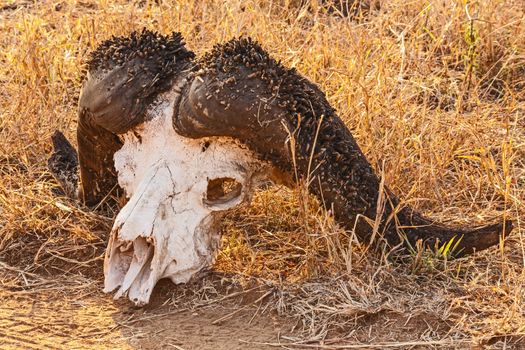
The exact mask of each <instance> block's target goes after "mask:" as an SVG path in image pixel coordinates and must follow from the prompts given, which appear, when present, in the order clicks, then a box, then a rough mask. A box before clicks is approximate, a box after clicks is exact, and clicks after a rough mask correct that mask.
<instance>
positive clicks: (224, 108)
mask: <svg viewBox="0 0 525 350" xmlns="http://www.w3.org/2000/svg"><path fill="white" fill-rule="evenodd" d="M173 123H174V127H175V129H176V130H177V132H179V133H180V134H182V135H185V136H188V137H194V138H197V137H202V136H230V137H235V138H238V139H240V140H241V141H242V142H244V143H246V144H247V145H248V146H249V147H250V148H252V149H253V150H254V151H256V152H258V153H259V154H260V156H261V157H262V158H264V159H267V160H270V161H272V162H273V163H274V164H275V165H277V166H278V167H279V168H281V170H283V171H286V172H289V173H290V172H293V171H294V168H295V169H296V170H297V172H298V174H299V175H300V176H301V177H302V178H304V179H308V180H309V190H310V191H311V192H312V193H313V194H315V195H316V196H317V197H318V198H319V199H320V200H321V201H322V202H324V203H325V205H326V206H327V207H328V208H333V211H334V215H335V218H336V220H337V221H338V222H339V223H340V224H342V225H343V226H344V227H345V228H347V229H349V230H353V229H355V231H356V234H357V235H358V237H359V238H360V239H361V241H364V242H368V241H370V240H371V239H372V235H373V232H374V231H373V229H372V226H371V225H370V224H369V223H368V222H367V220H365V219H364V218H362V217H367V218H369V219H372V220H374V219H375V218H376V216H377V215H378V214H379V215H380V217H379V221H378V222H379V225H377V227H376V228H377V229H378V232H379V234H381V235H383V237H384V239H385V240H386V241H387V242H388V243H389V245H391V246H395V245H397V244H399V243H401V242H404V243H405V244H407V245H409V246H412V247H414V246H415V245H416V242H417V241H419V240H421V241H422V242H423V243H424V244H425V245H426V246H428V247H432V248H434V247H435V246H436V245H443V244H446V243H447V242H450V241H451V240H453V242H452V246H454V247H455V249H454V251H453V252H452V254H453V255H454V256H460V255H463V254H466V253H471V252H473V251H477V250H481V249H485V248H487V247H490V246H492V245H494V244H497V243H498V242H499V240H500V235H506V234H508V233H509V232H510V230H511V229H512V224H511V222H506V223H504V224H500V225H492V226H486V227H483V228H479V229H474V230H469V229H461V228H450V227H447V226H445V225H442V224H439V223H435V222H433V221H432V220H430V219H427V218H425V217H423V216H422V215H420V214H418V213H417V212H415V211H414V210H412V209H411V208H409V207H403V208H400V207H399V204H400V201H399V200H398V198H397V197H396V196H395V195H393V194H392V193H391V192H390V191H389V190H388V188H386V187H385V189H384V196H385V201H384V203H385V206H384V209H383V210H380V211H379V212H378V204H377V203H378V198H379V195H380V187H381V184H380V181H379V178H378V177H377V175H376V174H375V173H374V170H373V168H372V167H371V165H370V164H369V163H368V161H367V159H366V158H365V156H364V155H363V153H362V152H361V150H360V148H359V146H358V145H357V143H356V142H355V140H354V138H353V136H352V134H351V133H350V131H349V130H348V129H347V127H346V126H345V125H344V123H343V122H342V121H341V119H340V118H339V117H338V116H337V115H336V113H335V110H334V109H333V108H332V107H331V106H330V104H329V103H328V102H327V100H326V97H325V95H324V94H323V93H322V92H321V91H320V90H319V88H318V87H317V86H316V85H314V84H312V83H311V82H309V81H308V80H307V79H305V78H304V77H302V76H300V75H299V74H297V73H296V72H295V70H293V69H286V68H284V67H283V66H282V65H281V64H279V63H278V62H276V61H275V60H274V59H272V58H271V57H270V56H269V55H268V54H267V52H266V51H264V50H263V49H262V48H261V47H260V46H259V45H258V44H256V43H254V42H252V41H251V40H250V39H240V40H232V41H230V42H228V43H226V44H224V45H218V46H216V47H215V48H214V49H213V50H212V52H211V53H209V54H208V55H206V56H205V57H204V58H203V60H202V61H201V70H200V71H199V72H198V73H197V74H196V77H195V78H194V80H193V82H192V83H191V84H189V85H188V86H187V87H186V89H185V91H183V96H182V100H181V103H180V105H179V107H178V110H176V111H175V117H174V121H173ZM394 213H395V215H394ZM456 243H457V245H456Z"/></svg>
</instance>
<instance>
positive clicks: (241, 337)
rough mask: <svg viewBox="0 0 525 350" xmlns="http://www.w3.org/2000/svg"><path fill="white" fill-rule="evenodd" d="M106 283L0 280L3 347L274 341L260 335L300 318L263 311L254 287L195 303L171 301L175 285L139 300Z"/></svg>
mask: <svg viewBox="0 0 525 350" xmlns="http://www.w3.org/2000/svg"><path fill="white" fill-rule="evenodd" d="M99 287H100V286H99V285H97V284H91V285H86V284H85V283H79V284H75V283H72V284H71V283H69V284H66V285H60V283H58V282H57V283H56V284H53V283H49V281H46V282H45V283H44V284H42V286H41V287H38V286H36V287H35V288H32V289H30V290H13V289H12V288H5V287H0V304H1V308H0V330H1V331H0V348H1V349H95V348H96V349H179V350H180V349H184V350H189V349H228V350H233V349H247V348H249V349H269V348H272V347H271V346H269V345H265V344H260V343H267V342H270V343H275V342H276V341H278V338H277V337H278V335H279V334H280V332H281V331H283V329H285V328H288V330H289V329H290V325H292V323H291V322H286V320H285V319H284V318H280V317H278V316H276V315H270V314H268V313H265V314H261V313H260V310H258V308H257V306H256V305H252V304H250V303H251V302H248V303H247V302H246V300H247V299H246V295H244V296H238V297H232V298H231V300H222V301H221V302H218V303H215V302H212V303H210V305H208V306H202V307H197V308H194V309H189V308H187V307H185V305H186V301H185V300H178V302H177V305H176V306H174V305H171V304H172V296H171V294H170V293H166V291H167V290H169V289H173V288H174V286H172V285H170V284H169V283H161V286H160V287H159V288H157V289H156V291H155V295H154V300H153V302H152V303H151V304H150V305H148V306H147V307H145V308H137V307H134V306H132V305H131V304H130V303H128V302H125V301H112V300H111V298H110V297H109V296H108V295H105V294H103V293H102V292H100V288H99ZM249 299H250V298H249ZM252 299H253V298H252ZM255 300H256V299H255ZM243 303H244V304H245V305H243ZM223 318H224V320H222V321H221V319H223Z"/></svg>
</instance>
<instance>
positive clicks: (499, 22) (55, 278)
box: [0, 0, 525, 348]
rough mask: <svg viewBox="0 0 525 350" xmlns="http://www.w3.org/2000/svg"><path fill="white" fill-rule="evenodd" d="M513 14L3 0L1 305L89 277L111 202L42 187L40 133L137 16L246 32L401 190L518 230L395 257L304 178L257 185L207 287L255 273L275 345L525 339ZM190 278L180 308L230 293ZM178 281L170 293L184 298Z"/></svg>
mask: <svg viewBox="0 0 525 350" xmlns="http://www.w3.org/2000/svg"><path fill="white" fill-rule="evenodd" d="M356 4H357V2H356ZM524 16H525V1H523V0H514V1H499V0H480V1H467V0H436V1H405V0H390V1H381V2H380V1H377V4H376V5H374V6H372V8H371V9H370V8H366V6H363V7H362V8H361V10H359V11H350V14H349V15H348V16H341V12H340V11H339V10H338V9H337V8H331V9H327V7H326V6H324V7H323V6H322V5H321V1H309V2H308V1H303V4H301V3H300V1H296V2H294V1H291V0H290V1H288V0H281V1H261V2H259V1H240V0H229V1H222V0H221V1H211V0H210V1H162V0H157V1H144V0H143V1H104V0H100V1H90V0H84V1H80V0H78V1H74V0H64V1H46V0H44V1H35V2H32V1H22V0H7V1H5V0H3V1H0V62H1V64H0V139H1V140H2V141H1V143H0V174H1V175H0V282H1V285H2V287H1V290H3V291H4V294H2V298H6V299H3V300H4V303H5V302H6V300H15V299H13V298H15V296H16V295H19V294H17V293H25V294H24V295H28V294H27V293H32V292H35V293H37V292H38V290H40V289H43V288H44V289H45V288H47V290H49V288H50V287H49V286H50V285H52V286H53V287H52V288H51V289H52V290H55V291H56V293H57V298H60V297H64V296H65V295H68V294H69V293H77V295H82V293H81V291H80V290H84V289H82V288H81V289H75V288H73V289H71V288H70V287H71V286H70V285H71V283H72V282H71V281H78V280H79V279H82V281H84V282H83V283H85V284H83V286H89V288H91V289H93V290H98V289H99V288H100V287H101V280H102V254H103V251H104V247H105V244H106V237H107V233H108V231H109V229H110V227H111V222H112V215H113V213H111V212H107V211H106V212H97V213H94V212H91V211H89V210H88V209H86V208H84V207H82V206H80V205H79V204H78V203H75V202H72V201H70V200H68V199H65V198H60V197H57V196H55V195H54V194H53V188H54V187H56V183H55V182H54V181H53V180H52V178H51V177H50V175H49V174H48V172H47V170H46V161H47V157H48V156H49V154H50V152H51V144H50V135H51V134H52V133H53V131H54V130H55V129H60V130H63V131H64V132H65V133H66V135H68V136H69V137H70V138H73V139H74V133H75V130H76V120H77V117H76V105H77V97H78V94H79V89H80V86H81V83H82V76H83V70H84V60H85V58H86V57H87V54H88V52H90V51H91V50H93V49H94V48H95V47H96V46H97V44H99V43H100V42H101V41H102V40H104V39H107V38H109V37H110V36H111V35H124V34H127V33H129V32H130V31H132V30H137V29H141V28H142V27H147V28H150V29H154V30H157V31H160V32H162V33H169V32H171V31H180V32H182V34H183V36H184V38H185V39H186V42H187V46H188V47H189V48H190V49H192V50H194V51H195V52H196V53H197V55H201V54H203V53H204V52H206V51H207V50H209V49H210V48H211V47H212V46H213V45H214V44H215V43H217V42H224V41H226V40H229V39H230V38H232V37H237V36H240V35H249V36H251V37H252V38H254V39H256V40H257V41H259V42H260V43H261V44H262V45H263V46H264V47H265V48H266V49H267V50H268V51H269V52H270V53H271V54H272V55H273V56H274V57H276V58H277V59H279V60H281V61H282V62H283V63H284V64H285V65H286V66H288V67H296V68H297V69H298V70H299V71H300V72H301V73H302V74H303V75H305V76H307V77H308V78H310V79H311V80H312V81H315V82H316V83H317V84H319V86H320V87H321V88H322V90H323V91H325V92H326V94H327V97H328V99H329V101H330V102H331V103H332V104H333V105H334V106H335V107H336V108H337V110H338V112H339V115H340V116H341V117H342V118H343V120H345V122H346V123H347V125H348V127H349V128H350V129H351V130H352V132H353V134H354V136H355V137H356V139H357V141H358V143H359V145H360V146H361V147H362V149H363V151H364V153H365V154H366V155H367V157H368V159H369V160H370V162H371V163H372V164H373V165H374V167H375V168H376V169H377V170H378V172H379V173H383V174H384V176H385V179H386V182H387V183H388V184H389V185H390V187H391V188H392V189H393V190H394V191H395V192H397V193H398V194H399V195H401V197H403V198H404V199H405V200H406V201H408V202H410V203H411V204H412V205H413V206H415V207H416V208H418V209H419V210H421V211H422V212H424V213H425V214H428V215H430V216H432V217H434V218H436V219H439V220H442V221H445V222H448V223H451V224H459V225H466V224H468V225H478V224H484V223H487V222H494V221H500V220H502V219H503V218H504V217H507V218H511V219H513V220H514V224H515V229H514V231H513V232H512V234H511V236H510V237H508V239H507V240H506V242H505V244H504V245H501V246H500V247H494V248H492V249H490V250H488V251H485V252H482V253H479V254H476V255H475V256H472V257H467V258H463V259H459V260H455V261H446V260H444V259H442V258H440V257H439V256H436V254H433V253H429V252H427V253H421V252H416V253H414V254H413V255H411V256H409V257H407V258H406V259H404V260H403V261H398V260H393V259H391V258H388V257H386V256H385V255H384V254H379V253H374V252H371V251H367V250H366V247H361V246H359V245H358V244H357V243H356V242H355V241H354V240H353V239H352V237H351V233H345V232H342V231H341V230H340V229H338V228H337V227H336V226H335V225H334V224H333V222H332V221H331V218H329V217H327V216H326V215H325V214H324V213H323V211H322V210H320V209H319V205H318V204H317V203H315V202H314V201H313V200H311V199H309V198H307V196H305V195H304V190H303V189H301V188H298V189H294V190H288V189H284V188H270V189H268V190H264V191H260V192H259V193H257V195H256V198H255V200H254V203H253V206H252V207H250V208H244V209H239V210H237V211H236V212H234V213H232V214H231V215H229V216H228V219H227V222H226V224H225V227H224V229H223V248H222V250H221V252H220V253H219V256H218V260H217V263H216V266H215V272H214V273H215V276H221V284H222V285H223V286H224V285H225V284H226V285H227V286H241V287H243V288H248V287H250V288H252V287H253V286H254V285H256V286H265V288H266V289H265V291H266V290H268V291H269V293H268V292H265V294H263V296H264V298H262V299H261V298H259V299H261V300H257V302H258V303H259V306H261V310H260V312H262V311H264V312H266V313H270V312H274V311H277V312H279V313H280V314H281V315H291V316H298V322H297V324H295V333H294V334H295V336H294V337H293V338H288V340H287V341H286V342H287V343H289V344H292V343H294V344H296V346H298V347H299V348H301V347H306V346H307V345H305V344H306V343H308V344H310V345H312V344H316V342H322V344H325V345H321V347H322V346H324V347H326V348H335V347H336V345H335V343H337V344H343V343H345V344H360V343H361V344H362V343H368V344H376V345H377V344H382V346H387V345H388V346H392V347H396V346H397V347H409V346H421V347H423V348H427V347H431V346H436V347H445V346H448V347H460V348H461V347H468V346H473V345H476V344H477V346H490V347H495V348H503V347H505V346H516V347H519V346H520V345H519V344H521V346H525V342H524V341H523V340H522V337H524V336H525V300H524V299H525V269H524V267H525V242H524V238H523V235H524V232H525V227H523V223H522V218H525V216H524V214H525V207H524V200H525V192H524V186H525V129H524V128H525V17H524ZM207 278H208V277H207ZM51 281H52V282H51ZM61 281H62V282H63V284H61ZM86 281H88V282H86ZM201 283H202V284H200V285H199V284H197V286H193V287H191V288H196V289H199V288H201V289H200V290H199V291H198V292H195V294H192V295H194V296H195V297H194V298H193V299H191V298H190V304H192V303H193V304H192V305H194V304H198V302H202V300H203V298H204V299H206V300H213V298H218V299H220V298H222V297H224V293H227V292H225V291H224V289H221V290H219V289H220V288H219V289H214V288H212V287H210V286H209V285H207V283H208V282H206V279H205V281H204V282H201ZM210 283H211V282H210ZM81 285H82V284H81ZM68 286H69V287H68ZM203 286H204V287H203ZM68 288H70V289H68ZM177 288H178V289H177V290H178V291H179V294H174V295H173V300H172V303H173V304H177V302H176V300H177V299H176V298H177V297H178V296H180V293H181V291H182V294H184V293H186V294H188V293H189V294H191V293H190V291H189V288H190V287H177ZM210 288H211V289H210ZM226 289H227V288H226ZM210 290H212V291H213V292H210ZM9 298H11V299H9ZM0 302H1V300H0ZM100 302H101V303H107V304H111V299H110V297H109V296H108V297H102V299H101V301H100ZM4 305H5V304H4ZM1 308H2V305H0V310H1ZM0 316H1V311H0ZM0 324H1V323H0ZM0 333H1V329H0ZM72 334H73V333H72ZM102 338H103V337H101V338H100V339H102ZM82 344H83V343H82V342H79V343H78V344H77V345H78V346H82ZM297 344H301V345H297ZM327 344H328V345H327ZM99 345H100V344H99ZM289 346H290V347H292V346H293V345H289Z"/></svg>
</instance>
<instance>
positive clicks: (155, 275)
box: [104, 92, 265, 305]
mask: <svg viewBox="0 0 525 350" xmlns="http://www.w3.org/2000/svg"><path fill="white" fill-rule="evenodd" d="M160 100H161V101H163V102H161V103H160V104H158V105H157V106H154V107H153V108H152V109H151V110H150V111H149V112H148V115H149V118H148V119H149V120H147V121H146V122H145V123H143V124H142V125H139V126H138V127H136V128H135V129H134V130H132V131H130V132H128V133H127V134H125V135H124V136H123V140H124V142H123V144H124V145H123V147H122V148H121V149H120V150H119V151H118V152H117V153H115V157H114V161H115V168H116V170H117V171H118V182H119V185H120V186H121V187H122V188H123V189H124V190H125V192H126V195H127V197H128V198H129V201H128V202H127V204H126V205H125V206H124V207H123V208H122V210H121V211H120V213H119V214H118V215H117V218H116V220H115V223H114V225H113V229H112V232H111V236H110V240H109V245H108V248H107V250H106V256H105V262H104V275H105V282H104V283H105V286H104V287H105V288H104V291H105V292H111V291H113V290H115V289H117V288H118V291H117V293H116V294H115V298H119V297H121V296H122V295H126V294H127V296H128V297H129V299H130V300H132V301H133V302H134V303H136V304H139V305H142V304H146V303H148V301H149V298H150V295H151V292H152V290H153V287H154V286H155V284H156V283H157V281H158V280H159V279H161V278H170V279H171V280H172V281H173V282H174V283H184V282H187V281H188V280H189V279H190V278H191V277H192V276H193V275H194V274H196V273H197V272H198V271H199V270H201V269H202V268H203V267H205V266H208V265H209V264H211V263H212V262H213V260H214V253H215V251H216V250H217V248H218V246H219V233H218V222H217V219H219V218H220V217H221V216H222V214H223V213H224V212H225V211H227V210H229V209H232V208H234V207H236V206H238V205H240V204H241V203H244V202H246V201H248V200H249V199H250V197H251V194H252V192H253V189H254V188H255V186H257V184H258V183H259V182H260V181H261V180H262V179H263V176H262V174H263V173H264V172H263V171H262V170H263V169H264V168H265V164H264V163H262V162H261V161H259V160H257V158H256V157H255V156H254V155H253V154H252V152H251V151H249V150H248V149H246V148H244V147H242V146H241V145H240V144H239V143H237V142H236V141H234V140H231V139H226V138H214V139H199V140H197V139H189V138H185V137H183V136H180V135H178V134H177V133H176V132H175V130H174V129H173V127H172V114H173V101H175V100H176V94H175V93H174V92H171V93H167V94H164V95H163V96H161V98H160ZM233 182H234V183H235V185H234V186H231V187H233V188H230V191H229V192H227V193H224V190H223V189H222V186H224V185H231V184H232V183H233Z"/></svg>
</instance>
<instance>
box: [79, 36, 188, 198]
mask: <svg viewBox="0 0 525 350" xmlns="http://www.w3.org/2000/svg"><path fill="white" fill-rule="evenodd" d="M193 57H194V54H193V53H192V52H190V51H188V50H186V48H185V47H184V42H183V40H182V37H181V35H180V33H173V34H172V35H170V36H163V35H160V34H158V33H154V32H151V31H148V30H143V31H142V32H141V33H136V32H134V33H132V34H131V35H130V36H127V37H114V38H112V39H110V40H107V41H105V42H103V43H102V44H101V45H100V46H99V47H98V48H97V49H96V50H95V51H94V52H93V53H92V54H91V58H90V60H89V62H88V70H89V74H88V79H87V81H86V82H85V83H84V86H83V88H82V92H81V94H80V100H79V114H78V116H79V120H78V128H77V139H78V155H79V163H80V175H81V181H82V186H81V191H80V192H81V193H80V196H81V198H82V199H83V200H84V201H85V203H86V204H87V205H96V204H97V203H99V202H100V201H101V200H102V199H103V198H105V197H106V196H107V195H108V194H109V193H110V192H111V191H112V190H114V189H116V188H117V187H118V185H117V176H116V172H115V169H114V165H113V155H114V154H115V152H116V151H117V150H118V149H119V148H120V147H121V142H120V140H119V137H118V136H117V135H118V134H122V133H125V132H127V131H129V130H130V129H131V128H133V127H134V126H136V125H138V124H140V123H142V122H143V121H144V112H145V111H146V109H147V108H148V107H149V106H150V105H151V103H152V102H153V101H154V99H155V97H156V96H157V95H158V94H159V93H161V92H163V91H166V90H168V89H169V88H171V87H172V85H173V79H174V78H175V77H177V76H178V75H180V74H181V72H183V71H185V70H187V69H188V68H189V67H190V66H191V60H192V59H193Z"/></svg>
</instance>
